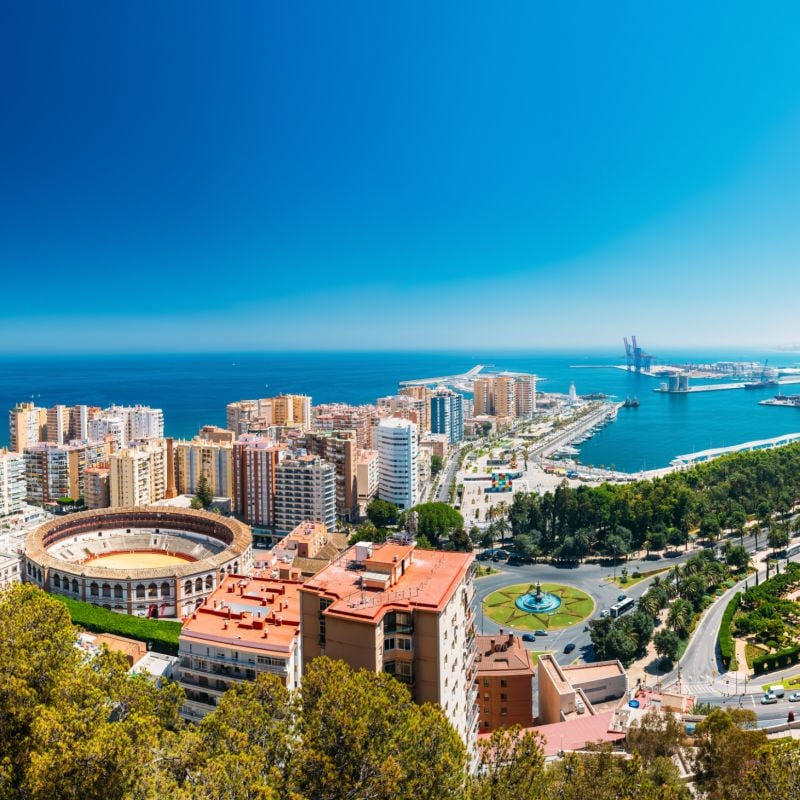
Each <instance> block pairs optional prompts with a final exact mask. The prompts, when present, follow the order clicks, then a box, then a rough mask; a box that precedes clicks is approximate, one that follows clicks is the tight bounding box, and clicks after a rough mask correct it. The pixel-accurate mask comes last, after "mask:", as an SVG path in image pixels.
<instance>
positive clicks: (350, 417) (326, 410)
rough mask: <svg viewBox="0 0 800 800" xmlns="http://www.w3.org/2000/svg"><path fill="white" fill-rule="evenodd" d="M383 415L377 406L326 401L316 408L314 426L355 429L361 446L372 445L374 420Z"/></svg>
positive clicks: (325, 429) (343, 429)
mask: <svg viewBox="0 0 800 800" xmlns="http://www.w3.org/2000/svg"><path fill="white" fill-rule="evenodd" d="M380 416H381V413H380V411H379V410H378V408H377V406H373V405H362V406H350V405H347V404H346V403H326V404H323V405H319V406H316V407H315V408H314V428H315V429H316V430H319V431H355V433H356V441H357V443H358V446H359V448H361V449H367V448H369V447H371V446H372V437H371V429H372V420H373V419H376V418H378V417H380Z"/></svg>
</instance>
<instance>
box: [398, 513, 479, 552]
mask: <svg viewBox="0 0 800 800" xmlns="http://www.w3.org/2000/svg"><path fill="white" fill-rule="evenodd" d="M411 511H416V512H417V530H418V532H419V533H420V534H423V535H424V536H426V537H427V538H428V539H429V540H430V541H431V542H433V544H434V546H438V545H439V541H440V539H444V538H446V537H448V536H450V534H451V533H453V532H454V531H457V530H463V528H464V517H462V516H461V514H459V512H458V511H456V510H455V509H454V508H453V507H452V506H451V505H450V504H449V503H422V504H421V505H418V506H414V508H411V509H409V510H408V511H405V512H403V514H402V515H401V517H400V523H401V524H405V520H406V518H407V515H408V514H409V513H411Z"/></svg>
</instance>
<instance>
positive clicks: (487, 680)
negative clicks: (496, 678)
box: [483, 678, 489, 686]
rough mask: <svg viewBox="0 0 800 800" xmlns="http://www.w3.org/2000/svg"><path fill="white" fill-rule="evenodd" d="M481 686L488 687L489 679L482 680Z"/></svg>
mask: <svg viewBox="0 0 800 800" xmlns="http://www.w3.org/2000/svg"><path fill="white" fill-rule="evenodd" d="M483 685H484V686H488V685H489V679H488V678H484V679H483Z"/></svg>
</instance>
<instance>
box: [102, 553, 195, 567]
mask: <svg viewBox="0 0 800 800" xmlns="http://www.w3.org/2000/svg"><path fill="white" fill-rule="evenodd" d="M191 561H192V559H191V558H185V557H183V556H174V555H171V554H169V553H109V554H108V555H107V556H97V558H93V559H91V564H92V566H93V567H107V568H108V569H146V568H147V567H169V566H172V565H174V564H186V563H189V562H191Z"/></svg>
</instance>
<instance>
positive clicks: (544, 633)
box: [534, 628, 547, 636]
mask: <svg viewBox="0 0 800 800" xmlns="http://www.w3.org/2000/svg"><path fill="white" fill-rule="evenodd" d="M534 633H535V634H536V635H537V636H547V631H543V630H542V629H541V628H539V630H538V631H534Z"/></svg>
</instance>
